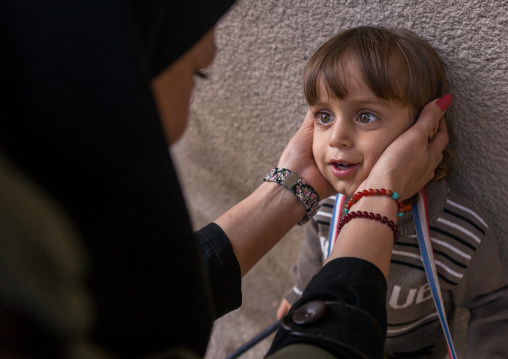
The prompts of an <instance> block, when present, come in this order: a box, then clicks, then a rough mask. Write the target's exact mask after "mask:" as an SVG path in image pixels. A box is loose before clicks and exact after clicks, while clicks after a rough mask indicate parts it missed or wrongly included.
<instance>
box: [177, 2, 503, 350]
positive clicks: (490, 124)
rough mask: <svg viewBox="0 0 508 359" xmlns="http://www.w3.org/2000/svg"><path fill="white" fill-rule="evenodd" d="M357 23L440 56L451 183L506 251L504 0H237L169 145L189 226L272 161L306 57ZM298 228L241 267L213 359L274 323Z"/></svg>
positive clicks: (244, 189)
mask: <svg viewBox="0 0 508 359" xmlns="http://www.w3.org/2000/svg"><path fill="white" fill-rule="evenodd" d="M359 25H383V26H386V27H403V28H408V29H410V30H412V31H414V32H416V33H417V34H418V35H420V36H421V37H423V38H425V39H426V40H428V41H429V42H430V43H431V45H433V46H434V47H435V48H436V49H437V50H438V52H439V54H440V55H441V56H442V58H443V60H444V62H445V64H446V66H447V72H448V76H449V79H450V82H451V92H452V93H453V94H454V96H455V102H454V104H453V107H452V108H451V109H450V110H448V112H447V119H448V121H449V122H451V123H452V124H453V127H454V129H455V132H456V134H457V136H458V147H457V151H458V155H459V159H460V162H461V166H460V167H459V168H458V171H457V173H456V174H455V175H454V177H453V178H452V181H453V183H454V184H455V185H456V186H457V187H459V188H460V189H462V190H463V191H465V192H466V193H468V194H469V195H470V196H471V198H473V199H475V200H476V201H477V202H478V203H479V204H481V205H482V206H483V207H484V208H485V211H486V213H488V216H489V218H490V219H491V224H492V230H493V231H494V232H495V234H496V235H497V239H498V241H499V244H500V246H501V248H502V254H503V256H504V258H505V259H506V260H508V239H506V238H505V236H504V235H503V234H504V233H508V215H507V213H508V181H507V180H506V178H507V177H508V141H507V139H508V128H507V126H506V121H507V114H508V81H507V79H508V57H507V55H508V1H506V0H503V1H495V0H458V1H457V0H449V1H444V0H443V1H439V0H434V1H431V0H429V1H416V0H392V1H368V0H354V1H353V0H349V1H348V0H340V1H317V0H314V1H303V0H299V1H296V0H281V1H276V0H249V1H247V0H242V1H239V2H238V3H237V5H236V6H235V7H234V8H233V9H232V10H231V11H230V12H229V13H228V14H227V16H226V17H225V18H224V19H223V20H222V21H221V23H220V25H219V26H218V29H217V35H216V42H217V46H218V52H217V56H216V60H215V63H214V65H213V66H212V67H211V68H210V69H209V71H208V72H209V75H210V78H209V80H205V81H201V80H198V83H197V86H196V91H195V93H194V100H193V104H192V111H191V120H190V126H189V128H188V130H187V133H186V135H185V137H184V138H183V139H182V140H181V141H180V142H179V143H178V144H177V145H176V146H175V147H174V148H173V150H172V151H173V155H174V157H175V160H176V161H177V164H178V167H179V171H180V174H181V178H182V181H183V182H184V184H185V191H186V195H187V199H188V203H189V207H190V210H191V213H192V216H193V220H194V223H195V226H196V227H199V226H201V225H203V224H206V223H207V222H209V221H212V220H213V219H215V218H216V217H217V216H219V215H220V214H221V213H223V212H224V211H225V210H227V209H228V208H230V207H231V206H233V205H234V204H236V203H237V202H238V201H240V200H241V199H242V198H244V197H245V196H247V195H248V194H250V193H251V192H252V191H253V190H254V188H256V187H257V186H258V185H259V184H260V181H261V178H262V177H263V176H264V175H265V174H266V173H267V172H268V171H269V170H270V169H271V168H272V167H274V166H275V165H276V164H277V160H278V157H279V155H280V153H281V152H282V150H283V149H284V147H285V144H286V143H287V142H288V140H289V139H290V137H291V136H292V135H293V133H294V132H295V131H296V130H297V128H298V127H299V125H300V123H301V121H302V120H303V116H304V114H305V112H306V104H305V100H304V97H303V95H302V86H301V84H302V73H303V69H304V67H305V65H306V62H307V60H308V58H309V57H310V56H311V55H312V53H313V52H314V51H315V50H316V49H317V48H318V47H319V45H320V44H322V43H323V42H324V41H325V40H327V39H328V38H330V37H331V36H333V35H335V34H336V33H337V32H339V31H341V30H344V29H347V28H350V27H354V26H359ZM301 236H302V234H301V229H300V228H296V229H295V230H293V231H292V232H291V233H290V234H289V235H288V236H286V238H285V239H283V241H282V242H281V243H280V244H279V245H277V247H276V248H275V249H274V250H273V251H272V252H271V253H270V254H268V255H267V256H266V257H265V258H264V259H263V260H262V262H261V263H260V264H259V265H258V266H257V267H256V268H255V269H254V270H253V271H252V272H251V273H249V274H248V275H247V276H246V278H245V280H244V284H243V289H244V304H243V306H242V308H241V309H240V310H238V311H236V312H234V313H231V314H228V315H226V316H225V317H224V318H222V319H221V320H219V321H218V322H217V324H216V326H215V329H214V336H213V338H212V342H211V345H210V348H209V354H208V357H209V358H221V357H224V356H225V354H226V353H228V352H230V351H232V350H233V349H234V348H236V347H238V346H240V345H241V344H243V343H244V342H245V341H246V340H247V339H249V338H250V337H252V336H253V335H255V334H256V333H257V332H259V331H261V330H262V329H263V328H264V327H266V326H268V325H269V324H271V323H272V322H273V321H274V318H275V310H276V307H277V305H278V303H279V300H280V298H281V296H282V294H283V293H284V292H285V291H286V289H288V288H290V286H291V281H290V279H289V276H288V274H287V272H288V269H289V267H290V265H291V264H292V262H293V260H294V258H295V256H296V254H297V252H298V249H299V243H300V239H301ZM507 275H508V274H507ZM233 328H234V329H233ZM267 348H268V342H264V343H262V344H260V345H259V346H258V347H256V348H255V349H254V350H252V351H251V352H250V353H248V354H246V355H245V356H243V357H242V358H249V357H250V358H259V357H261V356H262V355H263V353H265V352H266V350H267Z"/></svg>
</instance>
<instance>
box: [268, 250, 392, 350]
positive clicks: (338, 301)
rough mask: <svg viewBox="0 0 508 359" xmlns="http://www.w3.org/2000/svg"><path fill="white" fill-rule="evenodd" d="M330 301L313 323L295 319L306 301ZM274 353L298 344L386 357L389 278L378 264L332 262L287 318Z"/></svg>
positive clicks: (356, 261) (350, 260) (351, 261)
mask: <svg viewBox="0 0 508 359" xmlns="http://www.w3.org/2000/svg"><path fill="white" fill-rule="evenodd" d="M315 300H321V301H325V302H326V303H327V305H326V307H327V311H326V313H325V314H324V315H323V316H322V317H320V318H319V319H318V320H317V321H315V322H313V323H304V324H296V323H295V322H294V321H293V320H292V315H293V313H294V312H295V311H297V310H298V308H301V307H302V306H303V305H305V304H306V303H309V302H312V301H315ZM282 324H283V325H282V326H281V329H279V330H278V332H277V334H276V336H275V339H274V341H273V343H272V347H271V348H270V351H269V354H273V353H275V352H276V351H277V350H279V349H280V348H282V347H285V346H287V345H291V344H296V343H308V344H314V345H316V346H319V347H321V348H323V349H326V350H327V351H329V352H330V353H333V354H334V355H336V356H337V357H338V358H383V347H384V338H385V336H386V280H385V278H384V276H383V274H382V273H381V271H380V270H379V269H378V268H377V267H376V266H375V265H373V264H372V263H370V262H367V261H364V260H362V259H358V258H338V259H335V260H333V261H331V262H329V263H327V264H326V265H325V266H324V267H323V268H322V269H321V270H320V271H319V273H318V274H317V275H315V276H314V277H313V278H312V280H311V282H310V283H309V284H308V286H307V288H306V289H305V291H304V293H303V295H302V297H301V298H300V299H299V300H298V301H297V302H296V303H295V304H294V305H293V306H292V308H291V310H290V312H289V313H288V314H287V316H286V317H285V318H283V319H282Z"/></svg>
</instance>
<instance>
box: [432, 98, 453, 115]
mask: <svg viewBox="0 0 508 359" xmlns="http://www.w3.org/2000/svg"><path fill="white" fill-rule="evenodd" d="M452 102H453V95H452V94H450V93H448V94H446V95H444V96H443V97H441V98H440V99H439V100H437V102H436V105H438V106H439V108H440V109H441V111H443V112H445V111H446V109H447V108H448V107H450V105H451V104H452Z"/></svg>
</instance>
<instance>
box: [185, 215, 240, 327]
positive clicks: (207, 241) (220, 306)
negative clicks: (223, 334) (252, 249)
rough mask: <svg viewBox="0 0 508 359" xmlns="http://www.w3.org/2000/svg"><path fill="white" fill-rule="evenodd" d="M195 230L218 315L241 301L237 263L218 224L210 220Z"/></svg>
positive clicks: (232, 308) (217, 316)
mask: <svg viewBox="0 0 508 359" xmlns="http://www.w3.org/2000/svg"><path fill="white" fill-rule="evenodd" d="M194 234H195V236H196V238H197V240H198V242H199V246H200V248H201V251H202V253H203V262H204V267H205V275H206V276H207V279H208V284H209V288H210V290H211V296H212V300H213V306H214V314H215V319H217V318H220V317H221V316H223V315H224V314H227V313H229V312H230V311H232V310H235V309H238V308H239V307H240V305H241V304H242V291H241V279H242V275H241V271H240V264H239V263H238V260H237V259H236V256H235V254H234V252H233V247H232V246H231V243H230V242H229V239H228V237H227V236H226V234H225V233H224V231H223V230H222V229H221V228H220V227H219V226H218V225H217V224H215V223H210V224H208V225H207V226H205V227H203V228H201V229H200V230H198V231H196V232H195V233H194Z"/></svg>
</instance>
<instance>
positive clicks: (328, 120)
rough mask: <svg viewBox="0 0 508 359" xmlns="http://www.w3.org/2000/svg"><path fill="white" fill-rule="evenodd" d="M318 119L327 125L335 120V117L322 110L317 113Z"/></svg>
mask: <svg viewBox="0 0 508 359" xmlns="http://www.w3.org/2000/svg"><path fill="white" fill-rule="evenodd" d="M317 121H318V123H320V124H322V125H327V124H329V123H331V122H333V117H332V116H331V115H330V114H329V113H326V112H320V113H318V115H317Z"/></svg>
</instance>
